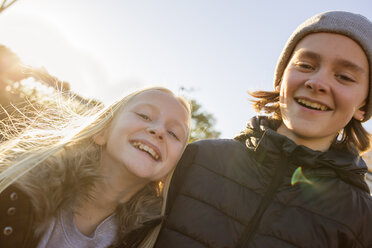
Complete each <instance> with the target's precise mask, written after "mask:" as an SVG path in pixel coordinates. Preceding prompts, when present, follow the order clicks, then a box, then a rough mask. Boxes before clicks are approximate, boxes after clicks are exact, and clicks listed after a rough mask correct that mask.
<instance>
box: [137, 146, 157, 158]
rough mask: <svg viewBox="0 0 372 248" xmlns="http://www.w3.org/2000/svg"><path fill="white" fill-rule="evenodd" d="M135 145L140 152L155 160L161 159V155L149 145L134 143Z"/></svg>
mask: <svg viewBox="0 0 372 248" xmlns="http://www.w3.org/2000/svg"><path fill="white" fill-rule="evenodd" d="M133 145H134V146H135V147H137V148H139V149H140V150H142V151H145V152H147V153H149V154H150V155H151V156H152V157H153V158H154V159H155V160H158V159H159V155H158V154H157V153H156V152H155V151H154V149H152V148H151V147H148V146H147V145H144V144H142V143H140V142H134V143H133Z"/></svg>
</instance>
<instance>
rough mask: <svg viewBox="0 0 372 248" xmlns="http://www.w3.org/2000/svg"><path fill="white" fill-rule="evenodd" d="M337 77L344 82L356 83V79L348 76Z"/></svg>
mask: <svg viewBox="0 0 372 248" xmlns="http://www.w3.org/2000/svg"><path fill="white" fill-rule="evenodd" d="M337 77H338V78H339V79H341V80H342V81H348V82H355V80H354V79H352V78H351V77H349V76H346V75H342V74H340V75H337Z"/></svg>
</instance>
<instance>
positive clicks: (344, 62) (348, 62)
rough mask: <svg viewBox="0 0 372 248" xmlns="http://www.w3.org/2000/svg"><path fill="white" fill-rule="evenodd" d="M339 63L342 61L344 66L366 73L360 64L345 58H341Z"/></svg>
mask: <svg viewBox="0 0 372 248" xmlns="http://www.w3.org/2000/svg"><path fill="white" fill-rule="evenodd" d="M338 63H340V64H341V65H342V66H343V67H346V68H349V69H351V70H353V71H356V72H359V73H365V72H366V71H365V70H364V69H363V68H362V67H360V66H359V65H357V64H355V63H353V62H351V61H349V60H344V59H339V60H338Z"/></svg>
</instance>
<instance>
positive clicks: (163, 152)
mask: <svg viewBox="0 0 372 248" xmlns="http://www.w3.org/2000/svg"><path fill="white" fill-rule="evenodd" d="M189 129H190V113H189V112H188V111H187V110H186V108H185V106H184V105H183V104H182V103H181V102H180V101H179V100H178V99H177V98H175V97H174V96H173V95H171V94H170V93H167V92H163V91H160V90H149V91H145V92H142V93H140V94H139V95H137V96H134V97H133V98H132V99H131V100H130V101H129V102H128V103H127V104H126V105H125V106H124V107H123V109H121V110H120V112H119V113H118V115H117V116H116V117H115V118H114V120H113V122H112V124H111V125H110V127H109V128H108V129H107V130H106V131H104V132H102V133H100V134H99V135H97V136H96V137H95V141H96V143H97V144H99V145H104V146H103V149H102V155H101V157H102V159H101V165H102V164H103V165H104V166H105V165H107V166H110V168H115V170H116V171H119V173H121V172H124V173H128V172H129V174H131V175H132V176H133V175H134V176H135V177H137V178H141V179H145V180H148V181H156V180H159V179H161V178H163V177H164V176H165V175H166V174H167V173H168V172H170V171H171V170H172V169H173V168H174V166H175V165H176V164H177V162H178V160H179V159H180V157H181V155H182V152H183V151H184V149H185V146H186V144H187V141H188V137H189ZM118 168H119V170H118Z"/></svg>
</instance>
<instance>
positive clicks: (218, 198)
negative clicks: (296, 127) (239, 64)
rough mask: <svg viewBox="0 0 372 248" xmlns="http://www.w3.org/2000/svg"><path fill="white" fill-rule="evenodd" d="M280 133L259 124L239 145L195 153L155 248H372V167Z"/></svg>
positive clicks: (183, 166) (184, 162)
mask: <svg viewBox="0 0 372 248" xmlns="http://www.w3.org/2000/svg"><path fill="white" fill-rule="evenodd" d="M270 126H271V128H270ZM275 128H276V127H275V125H273V122H272V121H268V120H267V119H266V118H263V117H259V118H254V119H253V120H252V122H251V124H250V125H249V127H248V129H247V130H246V132H245V133H244V134H242V135H241V136H240V137H239V138H238V140H235V141H234V140H205V141H200V142H196V143H193V144H191V145H189V146H188V148H187V151H186V152H185V154H184V156H183V158H182V159H181V161H180V163H179V165H178V167H177V170H176V172H175V174H174V178H173V181H172V186H171V192H170V195H169V208H168V211H167V212H168V216H167V220H166V222H165V224H164V228H163V230H162V231H161V233H160V236H159V238H158V242H157V245H156V246H155V247H157V248H160V247H177V248H183V247H192V248H201V247H221V248H222V247H224V248H226V247H264V248H270V247H275V248H280V247H303V248H305V247H307V248H314V247H372V198H371V195H370V193H369V189H368V187H367V185H366V183H365V181H364V174H365V173H366V171H367V168H366V165H365V163H364V161H363V160H362V159H361V158H360V157H359V156H358V155H356V154H353V153H352V152H349V151H347V150H338V149H336V148H331V149H330V150H329V151H327V152H318V151H313V150H310V149H308V148H306V147H304V146H297V145H296V144H295V143H294V142H293V141H291V140H289V139H288V138H286V137H284V136H282V135H280V134H278V133H276V132H275V131H273V130H275Z"/></svg>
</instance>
